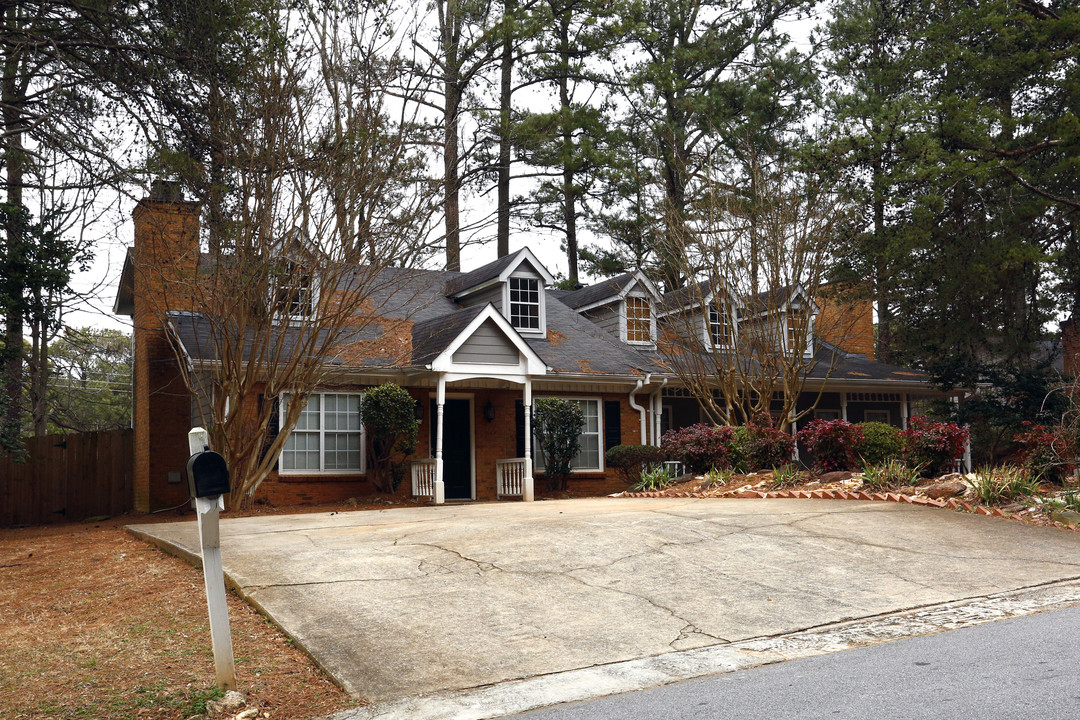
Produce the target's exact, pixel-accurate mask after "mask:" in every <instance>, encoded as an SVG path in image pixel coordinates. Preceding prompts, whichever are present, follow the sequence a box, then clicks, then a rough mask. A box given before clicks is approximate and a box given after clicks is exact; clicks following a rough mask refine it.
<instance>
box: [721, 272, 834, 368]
mask: <svg viewBox="0 0 1080 720" xmlns="http://www.w3.org/2000/svg"><path fill="white" fill-rule="evenodd" d="M817 313H818V308H817V305H816V304H815V303H814V302H812V301H811V299H810V296H809V295H808V294H807V293H806V290H805V289H804V288H803V287H802V285H801V284H799V283H795V284H792V285H786V286H784V287H782V288H778V289H775V290H768V291H765V292H762V293H758V294H757V295H755V296H752V297H749V298H747V299H746V300H745V301H744V304H743V309H742V311H741V312H740V317H741V322H742V324H743V327H744V330H745V332H746V334H747V335H749V336H751V337H755V338H757V339H758V340H759V341H761V342H767V343H769V344H771V345H773V346H776V347H778V348H779V349H780V350H782V351H783V352H785V353H789V352H793V351H797V350H798V349H799V348H800V347H801V348H802V355H803V356H804V357H810V356H812V355H813V354H814V319H815V317H816V316H817Z"/></svg>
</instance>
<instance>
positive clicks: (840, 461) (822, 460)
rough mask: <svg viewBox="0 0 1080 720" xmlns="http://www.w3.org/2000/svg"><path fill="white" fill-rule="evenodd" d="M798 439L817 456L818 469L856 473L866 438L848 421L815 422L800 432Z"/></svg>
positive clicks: (811, 422)
mask: <svg viewBox="0 0 1080 720" xmlns="http://www.w3.org/2000/svg"><path fill="white" fill-rule="evenodd" d="M798 439H799V442H801V443H803V444H805V445H806V447H807V449H808V450H810V452H811V453H813V455H814V469H815V470H817V471H818V472H823V473H824V472H832V471H834V470H851V469H854V468H855V466H856V459H857V455H856V449H857V448H858V446H859V444H860V443H862V440H863V435H862V429H861V428H859V427H858V426H857V425H852V424H851V423H849V422H848V421H847V420H812V421H810V424H809V425H807V426H806V427H804V428H803V429H802V430H800V431H799V433H798Z"/></svg>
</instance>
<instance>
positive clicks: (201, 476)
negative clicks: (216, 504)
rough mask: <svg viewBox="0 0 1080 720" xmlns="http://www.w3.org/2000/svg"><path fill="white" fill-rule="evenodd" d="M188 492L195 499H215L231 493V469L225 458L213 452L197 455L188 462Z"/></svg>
mask: <svg viewBox="0 0 1080 720" xmlns="http://www.w3.org/2000/svg"><path fill="white" fill-rule="evenodd" d="M187 482H188V492H189V493H191V497H193V498H204V497H214V496H215V495H225V494H227V493H228V492H229V489H230V488H229V468H228V467H226V465H225V458H223V457H221V455H218V454H217V453H216V452H214V451H213V450H204V451H203V452H199V453H195V454H194V455H192V456H191V457H189V458H188V461H187Z"/></svg>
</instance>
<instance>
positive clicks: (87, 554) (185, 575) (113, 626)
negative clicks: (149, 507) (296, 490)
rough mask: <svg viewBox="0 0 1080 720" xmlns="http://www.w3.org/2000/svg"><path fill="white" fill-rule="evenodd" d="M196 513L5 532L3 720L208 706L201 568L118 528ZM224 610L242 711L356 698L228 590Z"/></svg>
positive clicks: (0, 534) (325, 706) (339, 705)
mask: <svg viewBox="0 0 1080 720" xmlns="http://www.w3.org/2000/svg"><path fill="white" fill-rule="evenodd" d="M366 506H367V507H372V506H374V507H386V505H385V504H368V505H366ZM361 507H365V506H364V505H361ZM352 509H356V507H355V506H334V507H328V506H322V507H317V508H314V507H305V508H277V509H275V510H274V512H282V513H284V512H304V511H309V512H310V511H320V512H326V511H328V510H352ZM256 512H258V513H260V514H264V513H267V512H270V510H269V509H267V508H265V507H260V508H258V509H257V510H256ZM192 517H193V516H192V514H191V513H190V512H188V514H187V515H186V517H185V518H176V517H175V516H173V518H162V517H158V516H153V517H152V518H151V517H147V516H128V517H120V518H112V519H109V520H104V521H101V522H97V523H91V524H70V525H57V526H47V527H35V528H24V529H14V530H0V718H5V719H7V720H16V719H17V718H102V719H105V718H108V719H109V720H122V719H124V718H160V719H161V720H171V719H172V718H177V719H179V720H185V719H186V718H190V717H191V716H192V715H198V714H200V713H202V712H203V709H204V700H205V699H206V698H207V697H210V696H214V694H215V693H216V688H214V687H213V683H214V665H213V654H212V652H211V647H210V631H209V623H208V621H207V611H206V597H205V594H204V592H205V591H204V587H203V577H202V571H201V570H197V569H196V568H194V567H192V566H191V565H189V564H188V563H186V562H184V561H183V560H180V559H178V558H175V557H172V556H170V555H166V554H165V553H163V552H161V551H160V550H157V549H155V548H153V547H151V546H150V545H148V544H146V543H144V542H141V541H139V540H136V539H134V538H133V537H131V536H130V535H128V534H127V533H126V532H125V531H124V530H123V528H122V526H123V525H125V524H131V523H138V522H148V521H153V522H157V521H160V520H164V519H191V518H192ZM229 618H230V620H231V622H232V637H233V649H234V653H235V656H236V672H237V683H238V685H239V688H238V689H239V690H240V692H241V693H243V695H244V696H245V697H246V699H247V702H248V705H247V706H246V708H244V709H249V708H252V707H258V708H259V717H270V718H281V719H283V720H284V719H286V718H313V717H319V716H322V715H326V714H328V713H332V712H335V711H337V710H341V709H344V708H347V707H351V706H354V705H356V704H358V702H357V701H355V700H352V699H350V698H349V697H348V696H346V695H345V693H344V692H342V691H341V690H340V689H339V688H338V687H337V686H336V685H334V684H333V683H332V682H331V681H330V679H329V678H328V677H327V676H326V675H325V674H324V673H323V672H322V671H320V670H319V669H318V668H317V667H316V666H315V664H314V663H313V662H312V661H311V659H310V658H309V657H308V656H307V655H305V654H304V653H303V652H301V651H300V650H298V649H297V648H295V647H293V646H292V644H291V643H290V641H289V639H288V638H287V637H285V636H284V635H283V634H282V633H281V632H279V631H278V630H277V629H276V628H275V627H274V626H272V625H271V624H270V623H269V622H268V621H267V620H266V619H265V618H263V617H262V616H261V615H259V613H257V612H256V611H255V610H254V609H252V608H251V607H250V606H248V605H247V604H246V603H244V602H243V601H242V600H240V599H239V598H238V597H236V596H235V595H234V594H233V593H231V592H230V593H229ZM265 713H268V715H265Z"/></svg>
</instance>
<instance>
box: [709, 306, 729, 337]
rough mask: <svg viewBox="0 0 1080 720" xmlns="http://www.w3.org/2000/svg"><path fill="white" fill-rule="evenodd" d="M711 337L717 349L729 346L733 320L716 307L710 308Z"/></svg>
mask: <svg viewBox="0 0 1080 720" xmlns="http://www.w3.org/2000/svg"><path fill="white" fill-rule="evenodd" d="M709 337H710V338H711V339H712V343H713V345H716V346H717V347H723V346H724V345H727V344H728V341H729V340H730V338H731V318H730V317H728V314H727V313H726V312H724V310H723V309H722V308H718V307H717V306H716V305H710V306H709Z"/></svg>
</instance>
